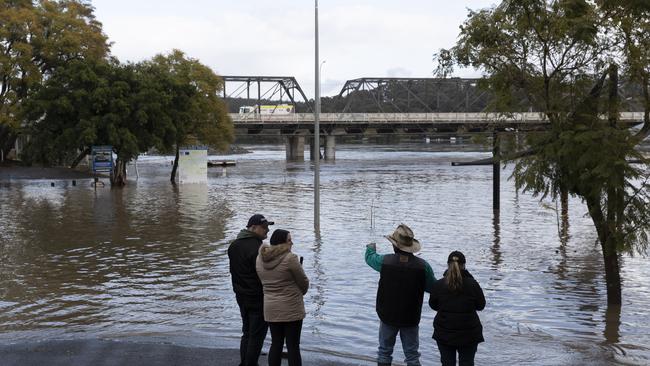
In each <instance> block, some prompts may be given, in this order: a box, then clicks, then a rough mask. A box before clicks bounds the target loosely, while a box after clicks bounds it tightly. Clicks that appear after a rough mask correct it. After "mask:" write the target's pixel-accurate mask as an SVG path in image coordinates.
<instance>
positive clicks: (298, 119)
mask: <svg viewBox="0 0 650 366" xmlns="http://www.w3.org/2000/svg"><path fill="white" fill-rule="evenodd" d="M230 117H231V118H232V120H233V122H235V123H238V124H248V123H250V124H259V123H303V124H304V123H313V122H314V114H313V113H294V114H286V115H274V114H271V115H256V114H252V113H250V114H238V113H231V114H230ZM603 118H606V116H603ZM619 118H620V120H621V121H624V122H630V121H639V122H641V121H643V112H622V113H621V114H620V117H619ZM320 121H321V122H322V123H352V124H355V123H429V122H430V123H436V122H438V123H443V122H444V123H459V124H463V123H468V122H488V123H490V122H492V123H498V122H506V123H513V122H515V123H536V124H538V123H540V122H541V123H544V121H546V117H545V116H544V115H543V114H542V113H537V112H523V113H512V114H509V115H504V114H500V113H321V115H320Z"/></svg>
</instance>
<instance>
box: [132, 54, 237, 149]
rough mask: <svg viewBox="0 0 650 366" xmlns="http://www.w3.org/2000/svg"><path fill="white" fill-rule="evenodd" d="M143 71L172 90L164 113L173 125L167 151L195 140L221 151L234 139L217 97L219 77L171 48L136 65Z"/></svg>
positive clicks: (219, 86)
mask: <svg viewBox="0 0 650 366" xmlns="http://www.w3.org/2000/svg"><path fill="white" fill-rule="evenodd" d="M140 68H141V69H142V70H145V72H148V73H151V74H153V75H156V76H157V77H159V78H161V79H164V80H165V84H166V87H167V89H168V90H173V92H172V93H171V95H170V96H171V99H170V100H169V104H168V105H167V106H166V109H165V110H166V113H168V115H169V120H170V121H171V122H172V123H173V125H174V128H175V136H174V140H173V144H174V145H169V142H171V141H166V143H167V144H166V145H165V147H166V148H167V150H169V149H171V148H172V147H174V146H175V147H178V146H180V145H183V144H187V143H190V142H194V141H193V140H194V139H196V140H198V141H199V142H201V143H203V144H207V145H209V146H211V147H213V148H216V149H219V150H225V149H227V148H228V145H229V144H230V143H231V142H232V140H233V138H234V127H233V125H232V121H231V120H230V117H229V116H228V110H227V107H226V105H225V104H224V103H223V101H222V100H221V99H220V98H219V97H218V95H219V93H220V92H221V91H222V90H223V80H222V79H221V78H220V77H219V76H218V75H216V74H215V73H214V72H213V71H212V70H211V69H210V68H209V67H207V66H205V65H203V64H201V63H200V62H199V61H198V60H196V59H192V58H187V57H185V55H184V54H183V52H181V51H179V50H174V51H172V52H171V53H170V54H168V55H157V56H155V57H154V58H153V59H152V60H150V61H146V62H144V63H142V64H141V65H140Z"/></svg>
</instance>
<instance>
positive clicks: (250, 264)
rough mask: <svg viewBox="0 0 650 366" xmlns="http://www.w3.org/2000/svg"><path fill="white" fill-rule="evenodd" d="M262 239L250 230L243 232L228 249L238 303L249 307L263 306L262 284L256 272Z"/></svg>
mask: <svg viewBox="0 0 650 366" xmlns="http://www.w3.org/2000/svg"><path fill="white" fill-rule="evenodd" d="M261 245H262V239H261V238H260V237H259V236H257V235H256V234H255V233H253V232H252V231H249V230H246V229H244V230H242V231H240V232H239V234H238V235H237V239H235V240H233V242H232V243H230V246H229V247H228V259H229V260H230V276H231V277H232V288H233V290H234V291H235V295H236V296H237V302H238V303H240V304H244V305H247V306H259V307H261V306H262V303H263V301H264V293H263V292H262V283H261V282H260V279H259V278H258V277H257V272H256V271H255V259H256V258H257V253H258V251H259V249H260V246H261Z"/></svg>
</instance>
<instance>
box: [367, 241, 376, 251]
mask: <svg viewBox="0 0 650 366" xmlns="http://www.w3.org/2000/svg"><path fill="white" fill-rule="evenodd" d="M366 248H372V249H373V250H377V244H376V243H370V244H368V245H366Z"/></svg>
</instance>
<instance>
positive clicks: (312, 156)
mask: <svg viewBox="0 0 650 366" xmlns="http://www.w3.org/2000/svg"><path fill="white" fill-rule="evenodd" d="M318 145H319V147H320V144H318ZM319 150H320V149H319ZM316 154H319V155H318V156H319V157H320V158H321V159H322V158H323V154H321V153H320V151H318V152H316V141H315V140H314V137H313V136H312V137H310V138H309V160H312V161H313V160H315V159H316Z"/></svg>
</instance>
